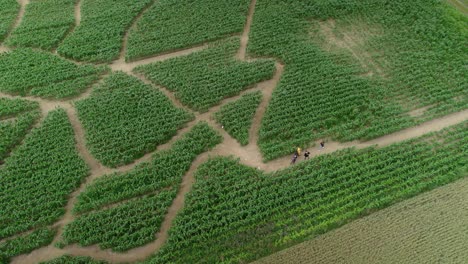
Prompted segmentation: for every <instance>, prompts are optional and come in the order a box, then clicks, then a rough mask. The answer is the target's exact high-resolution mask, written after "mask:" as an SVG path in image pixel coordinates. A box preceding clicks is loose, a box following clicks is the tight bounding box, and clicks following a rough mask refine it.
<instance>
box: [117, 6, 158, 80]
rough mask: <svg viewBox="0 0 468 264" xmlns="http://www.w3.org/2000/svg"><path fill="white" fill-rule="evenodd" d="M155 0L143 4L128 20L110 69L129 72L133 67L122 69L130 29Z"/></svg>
mask: <svg viewBox="0 0 468 264" xmlns="http://www.w3.org/2000/svg"><path fill="white" fill-rule="evenodd" d="M155 2H156V0H153V1H151V2H149V3H148V4H147V5H146V6H144V7H143V8H142V9H141V10H140V12H139V13H138V14H137V16H136V17H134V18H133V20H132V22H130V26H129V27H128V29H127V30H126V31H125V34H124V37H123V41H122V47H121V48H120V54H119V58H118V59H117V60H116V61H114V62H113V63H112V64H111V65H110V66H111V68H112V70H114V71H115V70H121V71H124V72H129V71H131V70H133V68H132V69H131V70H129V71H126V70H124V69H125V68H126V64H127V63H126V62H125V54H126V53H127V47H128V38H129V36H130V31H131V30H132V28H134V27H136V24H137V22H138V20H140V18H141V17H142V16H143V14H144V13H145V12H146V11H147V10H148V9H149V8H150V7H151V6H152V5H154V3H155ZM119 67H122V68H123V69H119ZM114 68H115V69H114Z"/></svg>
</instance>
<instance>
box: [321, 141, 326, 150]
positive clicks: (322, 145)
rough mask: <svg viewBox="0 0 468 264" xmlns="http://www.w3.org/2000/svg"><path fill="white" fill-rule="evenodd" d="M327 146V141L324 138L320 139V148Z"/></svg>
mask: <svg viewBox="0 0 468 264" xmlns="http://www.w3.org/2000/svg"><path fill="white" fill-rule="evenodd" d="M324 147H325V142H324V141H323V140H322V141H320V148H321V149H323V148H324Z"/></svg>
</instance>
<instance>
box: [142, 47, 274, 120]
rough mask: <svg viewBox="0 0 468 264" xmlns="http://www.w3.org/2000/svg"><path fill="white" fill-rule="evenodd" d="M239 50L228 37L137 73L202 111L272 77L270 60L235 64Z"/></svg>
mask: <svg viewBox="0 0 468 264" xmlns="http://www.w3.org/2000/svg"><path fill="white" fill-rule="evenodd" d="M238 48H239V39H238V38H231V39H229V40H227V41H221V42H217V43H215V44H212V45H211V46H210V47H209V48H208V49H206V50H203V51H200V52H197V53H193V54H190V55H188V56H184V57H177V58H174V59H170V60H167V61H163V62H158V63H154V64H149V65H144V66H140V67H138V68H137V69H136V72H138V73H143V74H144V75H145V76H146V77H147V78H148V79H150V80H151V81H152V82H154V83H156V84H158V85H162V86H164V87H166V88H167V89H169V90H171V91H173V92H175V96H176V97H177V98H178V99H179V100H180V101H181V102H182V103H184V104H186V105H188V106H189V107H191V108H194V109H195V110H197V111H202V112H204V111H207V110H208V109H209V108H210V107H211V106H213V105H215V104H217V103H219V102H220V101H221V100H222V99H224V98H226V97H230V96H234V95H236V94H238V93H239V92H240V91H242V90H244V89H246V88H247V87H248V86H250V85H253V84H255V83H257V82H260V81H263V80H267V79H269V78H271V77H272V76H273V73H274V70H275V66H274V63H273V61H271V60H257V61H255V62H241V61H237V60H235V59H234V55H235V54H236V52H237V49H238Z"/></svg>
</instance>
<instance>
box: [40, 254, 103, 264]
mask: <svg viewBox="0 0 468 264" xmlns="http://www.w3.org/2000/svg"><path fill="white" fill-rule="evenodd" d="M106 263H107V262H105V261H101V260H94V259H92V258H90V257H81V256H78V257H77V256H70V255H64V256H61V257H59V258H56V259H53V260H49V261H46V262H40V264H106Z"/></svg>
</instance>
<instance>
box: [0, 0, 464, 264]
mask: <svg viewBox="0 0 468 264" xmlns="http://www.w3.org/2000/svg"><path fill="white" fill-rule="evenodd" d="M255 2H256V1H255V0H252V2H251V6H250V8H249V15H248V18H247V22H246V25H245V30H244V32H243V34H242V36H243V39H244V43H243V44H242V41H241V46H240V49H239V51H238V53H237V55H236V56H237V58H238V59H241V60H245V52H246V47H247V42H248V35H249V30H250V25H251V23H252V18H253V14H254V11H255V8H254V7H255ZM143 12H144V11H142V13H143ZM140 15H141V14H140ZM136 21H137V19H135V21H134V22H133V25H132V26H134V25H135V23H136ZM249 21H250V22H249ZM127 39H128V31H127V34H126V35H125V38H124V41H123V48H122V52H121V55H120V58H119V60H117V61H115V62H114V63H113V64H111V65H110V66H111V68H112V69H113V70H121V71H124V72H126V73H128V74H130V75H133V76H136V77H137V78H140V79H141V80H142V81H143V82H145V83H148V84H151V82H149V81H148V80H146V79H145V78H144V77H143V76H139V75H136V74H134V73H133V72H132V70H133V69H134V68H135V67H137V66H139V65H145V64H147V63H152V62H155V61H162V60H165V59H169V58H173V57H177V56H184V55H188V54H190V53H192V52H196V51H199V50H202V49H204V48H206V47H207V45H206V44H205V45H202V46H198V47H194V48H190V49H186V50H182V51H176V52H173V53H169V54H164V55H158V56H155V57H152V58H148V59H143V60H139V61H136V62H131V63H126V62H125V61H124V59H123V58H124V54H125V50H126V43H127ZM276 67H277V70H276V73H275V75H274V77H273V78H272V79H271V80H269V81H265V82H262V83H259V84H258V85H256V86H255V87H252V88H250V89H247V90H245V91H243V92H241V93H240V94H239V95H238V96H234V97H231V98H227V99H225V100H223V101H222V102H221V103H220V104H219V105H217V106H215V107H213V108H211V109H210V110H209V111H208V112H206V113H202V114H200V113H195V112H193V111H191V110H190V109H188V108H187V107H186V106H184V105H183V104H181V103H180V102H179V101H178V100H177V98H176V97H175V96H174V94H173V93H171V92H170V91H168V90H167V89H165V88H164V87H156V86H155V85H153V84H151V85H152V86H155V88H159V89H160V90H161V91H162V92H163V93H164V94H165V95H166V96H167V97H168V98H169V99H170V100H171V101H172V102H173V103H174V105H176V106H177V107H180V108H184V109H186V110H187V111H190V112H192V113H193V114H194V116H195V119H194V120H193V121H191V122H189V123H188V124H187V125H186V127H185V128H183V129H181V130H179V131H178V133H177V134H176V135H175V136H174V137H173V138H172V139H171V140H170V141H169V142H167V143H166V144H163V145H161V146H158V148H157V151H159V150H162V149H168V148H169V147H170V146H171V145H172V144H173V143H174V142H175V141H176V140H177V139H179V138H180V137H181V136H182V135H183V134H184V133H185V132H187V131H189V130H190V129H191V128H192V127H193V125H195V124H196V123H198V122H199V121H206V122H208V124H210V125H211V126H212V127H213V128H214V129H216V130H217V131H218V132H220V134H221V135H222V136H223V138H224V141H223V142H222V143H221V144H219V145H218V146H217V147H215V148H214V149H213V150H211V151H210V152H207V153H204V154H202V155H200V156H199V157H198V158H197V159H196V160H195V161H194V163H193V164H192V166H191V168H190V169H189V171H188V172H187V174H186V175H185V176H184V177H183V181H182V185H181V188H180V190H179V193H178V194H177V197H176V199H175V200H174V201H173V204H172V205H171V207H170V208H169V211H168V214H167V215H166V217H165V220H164V222H163V224H162V226H161V229H160V231H159V233H158V234H156V240H155V241H154V242H152V243H150V244H147V245H145V246H143V247H139V248H136V249H132V250H129V251H128V252H125V253H114V252H112V251H110V250H100V249H99V247H98V246H91V247H80V246H78V245H70V246H67V247H65V248H64V249H58V248H55V247H53V244H52V245H49V246H47V247H43V248H40V249H38V250H35V251H33V252H32V253H30V254H25V255H22V256H19V257H16V258H14V259H13V263H37V262H38V261H45V260H50V259H52V258H54V257H57V256H60V255H62V254H70V255H83V256H90V257H92V258H95V259H100V260H107V261H109V262H111V263H120V262H133V261H137V260H141V259H145V258H147V257H148V256H149V255H151V254H153V253H154V252H155V251H157V250H158V249H159V248H160V247H161V245H163V244H164V243H165V241H166V239H167V237H168V231H169V229H170V227H171V225H172V222H173V220H174V218H175V216H176V214H177V212H179V211H180V209H182V208H183V204H184V197H185V194H186V193H188V192H189V191H190V189H191V187H192V185H193V183H194V177H193V174H194V172H195V171H196V169H197V168H198V166H199V165H200V164H202V163H203V162H205V161H206V160H207V158H208V157H209V156H210V155H212V156H216V155H221V156H234V157H239V158H240V162H241V163H243V164H245V165H248V166H252V167H256V168H259V169H262V170H265V171H276V170H279V169H283V168H285V167H287V166H289V163H290V157H284V158H281V159H277V160H274V161H270V162H268V163H264V162H263V161H262V156H261V153H260V151H259V149H258V146H257V139H258V130H259V127H260V122H261V120H262V118H263V115H264V113H265V109H266V107H267V105H268V102H269V100H270V99H271V94H272V93H273V91H274V89H275V87H276V86H277V84H278V82H279V80H280V78H281V74H282V72H283V68H284V66H283V65H282V64H280V63H277V64H276ZM101 81H102V79H101ZM91 90H92V88H90V89H88V91H86V92H85V93H83V94H82V95H81V96H80V97H78V98H76V99H75V100H80V99H83V98H86V97H87V96H89V95H90V93H91ZM253 90H259V91H262V93H263V99H262V102H261V104H260V106H259V109H258V110H257V112H256V114H255V118H254V122H253V125H252V128H251V129H250V131H249V138H250V144H249V145H247V146H245V147H242V146H240V144H239V143H238V142H237V141H236V140H235V139H233V138H232V137H231V136H230V135H229V134H228V133H227V132H226V131H225V130H224V129H222V128H221V127H220V125H218V124H216V123H215V121H214V120H213V118H212V114H213V113H215V112H216V111H218V110H219V109H220V107H221V106H222V105H224V104H226V103H228V102H232V101H234V100H237V99H238V98H239V97H240V96H242V95H243V94H244V93H246V92H250V91H253ZM1 96H6V97H8V95H4V94H1V93H0V97H1ZM23 98H24V97H23ZM26 98H27V99H30V100H33V101H37V102H39V104H40V105H41V109H42V111H43V114H44V115H45V114H47V113H48V112H49V111H50V110H52V109H55V107H62V108H64V109H65V110H66V111H67V114H68V116H69V119H70V122H71V123H72V126H73V129H74V131H75V140H76V142H77V150H78V152H79V153H80V155H81V156H82V157H83V159H84V160H85V161H86V163H87V164H88V165H89V166H90V168H91V174H90V176H89V177H88V178H87V179H86V181H85V183H83V184H82V185H81V186H80V188H79V189H78V190H76V191H75V192H74V193H73V194H72V195H71V196H70V199H69V202H68V204H67V206H66V214H65V216H64V217H63V219H62V220H60V221H58V222H57V223H56V224H55V225H54V226H56V227H58V228H59V235H57V236H56V238H55V239H54V242H55V241H58V240H59V239H60V236H61V233H62V229H63V226H64V225H66V224H67V223H69V222H70V221H72V220H73V215H72V213H71V209H72V207H73V204H74V202H75V200H76V197H77V195H78V194H79V193H80V192H81V191H83V190H84V188H85V187H86V185H87V184H89V183H91V182H92V181H93V180H94V179H96V178H97V177H100V176H102V175H104V174H108V173H112V172H126V171H129V170H132V169H133V168H134V167H135V166H136V165H138V164H140V163H142V162H146V161H149V160H150V159H151V156H152V155H153V153H148V154H146V155H145V156H143V157H142V158H140V159H138V160H136V161H135V162H134V163H132V164H129V165H126V166H122V167H120V168H117V169H109V168H106V167H104V166H103V165H102V164H100V162H99V161H97V160H96V159H95V158H94V157H93V156H92V155H91V154H90V153H89V151H88V150H87V148H86V142H85V137H84V135H85V132H84V130H83V128H82V126H81V124H80V122H79V120H78V118H77V115H76V110H75V108H74V107H73V105H72V104H71V103H72V102H73V101H67V102H62V101H58V102H56V101H48V100H44V99H39V98H35V97H26ZM466 119H468V110H467V111H463V112H460V113H456V114H453V115H450V116H447V117H444V118H440V119H436V120H433V121H431V122H427V123H424V124H422V125H420V126H418V127H415V128H410V129H406V130H403V131H400V132H397V133H394V134H391V135H388V136H385V137H382V138H379V139H375V140H372V141H369V142H348V143H345V144H341V143H336V142H327V144H326V148H325V149H323V150H320V151H319V150H317V151H311V154H312V156H317V155H321V154H326V153H331V152H333V151H336V150H340V149H344V148H348V147H353V146H355V147H357V148H363V147H367V146H371V145H374V144H378V145H379V146H384V145H388V144H390V143H394V142H398V141H401V140H404V139H408V138H412V137H417V136H419V135H422V134H425V133H428V132H430V131H437V130H439V129H441V128H443V127H446V126H450V125H453V124H456V123H458V122H462V121H464V120H466Z"/></svg>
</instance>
